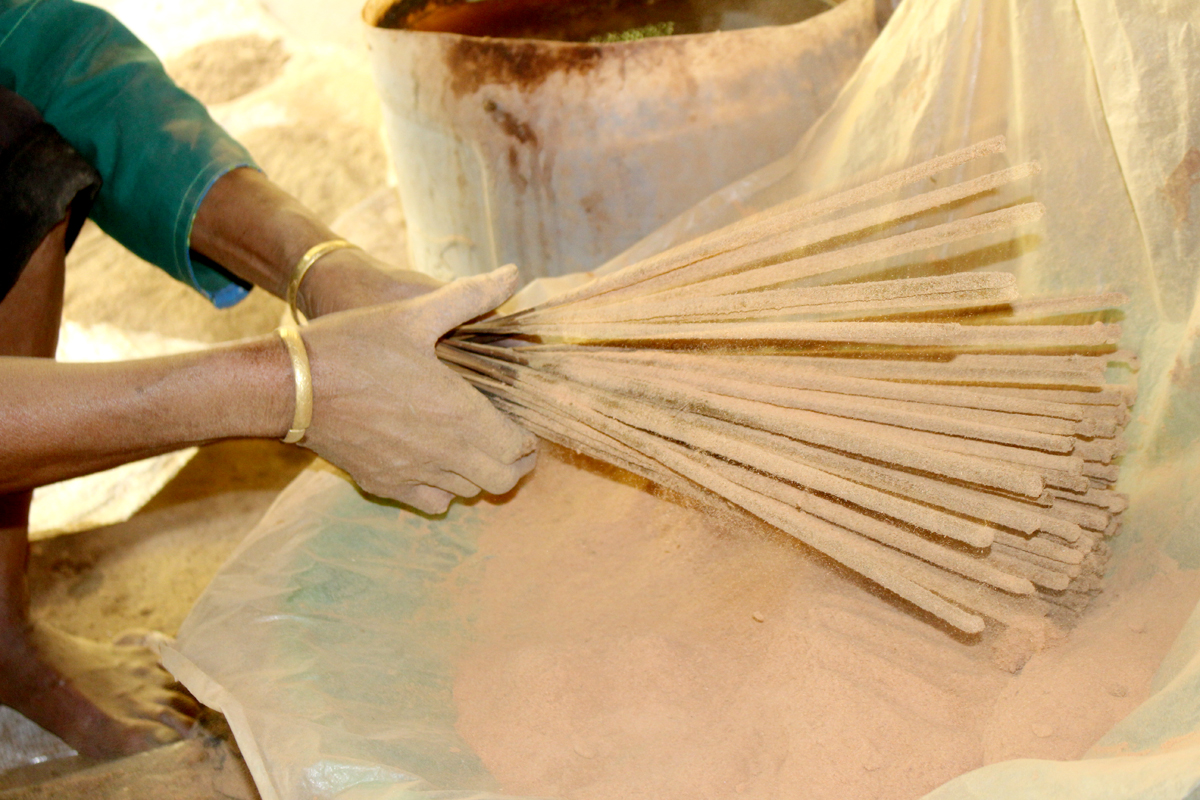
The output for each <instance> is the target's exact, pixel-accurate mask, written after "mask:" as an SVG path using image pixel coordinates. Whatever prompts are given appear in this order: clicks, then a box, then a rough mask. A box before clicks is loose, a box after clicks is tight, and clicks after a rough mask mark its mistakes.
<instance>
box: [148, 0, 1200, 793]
mask: <svg viewBox="0 0 1200 800" xmlns="http://www.w3.org/2000/svg"><path fill="white" fill-rule="evenodd" d="M1198 31H1200V10H1198V9H1197V7H1196V5H1195V4H1194V3H1193V2H1190V1H1189V0H1153V1H1152V0H1147V1H1146V2H1117V0H1077V2H1070V1H1069V0H1043V1H1041V2H1019V1H1018V0H954V1H951V0H906V2H905V3H904V4H902V5H901V7H900V9H899V10H898V11H897V13H896V15H895V16H894V17H893V18H892V20H891V22H890V23H889V24H888V26H887V27H886V28H885V29H884V31H883V33H882V34H881V36H880V38H879V39H878V41H877V42H876V44H875V45H874V47H873V48H872V49H871V50H870V51H869V52H868V54H867V57H866V60H865V61H864V63H863V64H862V66H861V68H860V69H859V70H858V72H857V73H856V74H855V76H854V77H853V78H852V79H851V81H850V83H849V84H848V85H847V86H846V88H845V89H844V90H843V92H842V93H841V95H840V96H839V98H838V99H837V101H836V102H835V103H834V106H833V107H832V108H831V110H830V111H829V112H828V113H827V114H826V115H825V116H824V117H823V118H822V119H821V120H820V121H819V122H818V123H817V124H816V125H815V126H814V127H813V128H812V129H811V130H810V131H809V132H808V133H807V134H806V135H805V137H804V138H803V139H802V141H801V142H800V144H799V146H798V147H797V148H796V150H795V152H794V153H793V154H792V155H791V156H790V157H788V158H787V159H785V160H784V161H781V162H779V163H777V164H774V165H772V166H771V167H768V168H766V169H765V170H763V171H760V172H759V173H756V174H754V175H752V176H749V177H748V178H747V179H745V180H743V181H741V182H739V183H738V184H736V185H734V186H732V187H730V188H728V189H727V190H725V191H723V192H722V193H720V194H718V195H716V196H714V197H713V198H711V199H710V200H709V201H706V202H705V203H702V204H701V205H700V206H698V207H697V208H695V209H693V210H692V211H691V212H689V213H688V214H686V215H684V216H683V217H681V218H679V219H677V220H676V221H675V222H673V223H671V224H670V225H668V226H667V227H666V228H664V229H663V230H661V231H659V232H658V233H657V234H655V235H653V236H652V237H650V239H648V240H646V241H645V242H643V243H641V244H640V245H638V246H635V248H634V249H633V250H632V251H630V252H629V253H627V254H625V256H623V257H622V259H618V260H617V261H616V262H613V263H612V264H610V265H609V268H612V267H615V266H616V265H618V264H619V263H620V262H621V261H622V260H629V259H631V258H634V257H636V256H638V255H644V254H646V253H649V252H653V251H654V250H657V249H660V248H662V247H663V246H665V245H667V244H669V243H670V242H671V241H674V240H679V239H682V238H687V237H688V236H691V235H694V234H696V233H698V232H701V231H703V230H706V229H708V228H711V227H713V226H715V225H718V224H720V223H722V222H724V221H728V220H730V219H733V218H736V216H738V215H740V214H742V213H745V211H746V210H747V208H753V207H761V206H763V205H766V204H768V203H770V202H774V201H777V200H781V199H785V198H789V197H794V196H798V195H804V194H814V195H820V194H824V193H827V192H829V191H832V190H834V189H836V188H839V187H841V186H844V185H846V184H849V183H853V182H857V181H859V180H861V179H862V178H864V177H868V176H871V175H874V174H879V173H882V172H886V171H889V170H892V169H895V168H899V167H902V166H904V165H906V164H910V163H914V162H917V161H920V160H923V159H925V158H928V157H931V156H933V155H935V154H937V153H940V152H944V151H948V150H951V149H954V148H957V147H960V146H962V145H964V144H967V143H970V142H973V141H978V140H981V139H983V138H986V137H987V136H991V135H994V134H997V133H1004V134H1006V135H1007V137H1008V141H1009V151H1008V158H1009V160H1010V161H1012V162H1013V163H1017V162H1020V161H1023V160H1026V159H1037V160H1038V161H1040V162H1041V163H1042V165H1043V167H1044V172H1043V174H1042V175H1041V177H1040V179H1039V180H1038V181H1037V182H1036V183H1035V185H1034V188H1033V192H1032V193H1033V194H1034V195H1036V197H1037V198H1038V199H1039V200H1041V201H1042V202H1043V203H1045V205H1046V207H1047V214H1046V217H1045V220H1044V224H1043V226H1042V228H1041V230H1040V232H1039V234H1038V235H1037V236H1035V237H1032V238H1030V239H1028V240H1025V241H1022V242H1020V243H1018V246H1016V247H1014V248H1010V249H1005V250H1001V251H998V252H997V251H991V252H990V254H984V255H986V256H987V257H988V258H989V259H990V260H991V261H992V262H994V263H993V267H995V266H996V265H997V263H998V264H999V266H1000V267H1001V268H1004V269H1010V270H1012V271H1014V272H1015V273H1016V274H1017V275H1018V276H1019V279H1020V282H1021V284H1022V290H1023V292H1027V293H1038V292H1049V291H1055V292H1057V291H1060V290H1088V291H1091V290H1096V289H1120V290H1122V291H1125V292H1127V293H1128V294H1129V295H1130V302H1129V304H1128V306H1127V308H1126V313H1127V317H1126V321H1125V328H1126V344H1127V345H1128V346H1130V347H1131V348H1134V349H1136V350H1138V351H1139V352H1140V354H1141V359H1142V366H1141V370H1140V373H1139V387H1140V399H1139V401H1138V405H1137V406H1136V408H1135V416H1136V419H1135V421H1134V423H1133V425H1131V427H1130V431H1129V433H1130V438H1131V440H1132V442H1133V443H1134V447H1133V449H1132V450H1131V452H1130V453H1129V454H1128V455H1127V456H1126V458H1125V462H1124V467H1123V475H1124V477H1123V482H1124V486H1123V488H1124V490H1125V491H1126V492H1128V493H1129V494H1130V496H1131V507H1130V511H1129V512H1127V514H1126V526H1125V530H1124V532H1123V534H1122V536H1121V538H1120V539H1119V540H1117V542H1116V548H1117V553H1116V556H1115V558H1117V559H1121V558H1123V557H1126V556H1127V555H1128V553H1129V549H1130V548H1131V547H1132V546H1133V545H1135V544H1137V543H1139V542H1149V543H1153V544H1155V545H1157V546H1159V547H1161V548H1162V549H1163V550H1164V551H1166V552H1167V553H1168V554H1169V555H1170V556H1172V557H1173V558H1175V559H1176V560H1177V561H1178V562H1179V563H1180V564H1181V565H1182V566H1184V567H1191V568H1194V567H1197V566H1200V508H1198V506H1200V491H1198V489H1200V447H1198V446H1197V438H1198V437H1200V419H1198V415H1200V407H1197V404H1196V403H1195V402H1194V400H1193V399H1192V398H1193V397H1194V396H1195V392H1196V391H1197V390H1198V389H1200V371H1198V369H1197V366H1198V364H1197V362H1198V360H1200V353H1198V352H1197V349H1196V347H1195V338H1196V335H1197V331H1198V330H1200V328H1198V326H1197V316H1196V315H1197V302H1196V301H1197V278H1198V277H1200V269H1198V267H1200V247H1198V238H1200V225H1197V222H1196V220H1197V217H1198V215H1200V190H1197V189H1196V186H1195V184H1196V183H1197V182H1198V181H1200V114H1198V113H1197V111H1196V105H1195V98H1197V97H1200V47H1198V46H1197V45H1198V44H1200V43H1198V42H1197V41H1196V39H1197V36H1198ZM947 255H953V254H947ZM976 255H977V256H978V255H979V254H976ZM483 514H484V507H481V506H479V505H478V504H456V505H455V506H454V507H453V508H452V509H451V511H450V512H449V514H448V515H447V516H446V517H445V518H443V519H439V520H436V521H431V520H426V519H423V518H421V517H418V516H415V515H410V514H403V513H401V512H399V511H398V510H397V509H396V508H394V507H391V506H387V505H382V504H377V503H373V502H370V501H368V500H367V499H365V498H362V497H361V496H359V495H358V494H357V493H356V492H355V491H354V490H353V488H352V487H351V486H350V485H349V484H348V483H347V482H346V481H345V480H344V478H341V477H339V476H338V475H336V474H335V473H333V472H331V471H319V470H318V471H310V472H309V473H306V474H304V475H302V476H301V477H300V478H299V479H298V480H297V482H296V483H295V484H293V486H292V487H290V488H289V490H288V491H287V492H286V493H285V494H284V496H282V497H281V499H280V501H279V503H278V504H277V505H276V506H275V508H274V509H273V510H272V512H271V513H270V514H269V515H268V517H267V518H266V519H265V520H264V521H263V523H262V524H261V525H260V526H259V527H258V528H257V529H256V530H255V532H254V533H252V534H251V536H250V537H249V538H248V539H247V541H246V542H245V544H244V545H243V546H242V548H241V549H240V550H239V551H238V553H236V554H235V555H234V557H233V558H232V559H231V561H230V562H229V564H228V565H227V566H226V567H225V568H224V569H223V570H222V572H221V573H220V574H219V575H218V577H217V579H216V580H215V581H214V583H213V585H212V587H211V588H210V589H209V591H208V592H207V593H206V594H205V596H204V597H203V598H202V599H201V601H200V602H199V603H198V605H197V607H196V609H195V610H194V612H193V613H192V615H191V617H189V619H188V621H187V623H186V624H185V625H184V628H183V629H182V630H181V632H180V636H179V640H178V645H177V647H176V648H174V649H172V650H169V651H167V652H166V653H165V662H166V664H167V665H168V667H169V668H170V669H171V670H172V671H173V672H175V673H176V675H178V676H179V677H180V678H181V679H182V680H183V681H184V683H185V684H187V685H188V686H189V688H191V689H192V690H193V691H194V692H195V693H196V694H197V696H198V697H199V698H200V699H201V700H202V701H204V702H206V703H209V704H212V705H215V706H216V707H218V708H221V709H222V710H224V711H225V712H226V714H227V715H229V717H230V721H231V724H232V725H233V728H234V731H235V733H236V734H237V738H238V741H239V744H240V745H241V746H242V749H243V751H244V752H245V753H246V755H247V760H248V762H249V763H250V766H251V770H252V772H253V774H254V776H255V779H256V781H257V782H258V784H259V787H260V790H261V791H262V794H263V797H264V798H266V799H267V800H271V798H275V797H280V798H301V797H338V798H355V799H357V798H411V799H412V800H416V798H424V797H429V798H432V797H438V798H483V797H488V796H490V795H489V794H488V792H489V791H490V790H492V789H493V788H494V787H493V786H492V784H491V781H490V779H489V777H488V775H487V774H486V772H485V771H484V770H483V768H482V766H481V765H480V763H479V762H478V760H477V759H475V758H474V756H472V755H471V753H470V750H469V748H467V747H466V746H465V744H464V743H463V742H461V741H460V740H459V739H458V738H457V735H456V734H455V732H454V727H453V722H454V720H453V705H452V703H451V699H450V682H451V680H452V676H451V675H450V674H449V672H448V666H449V665H450V664H452V663H453V659H454V656H455V653H456V648H457V647H459V646H460V645H461V641H462V637H461V631H456V630H455V629H454V627H453V625H454V623H453V620H454V619H456V617H455V615H453V614H450V613H448V609H449V608H450V607H451V606H452V604H453V603H454V602H455V597H454V595H453V592H452V587H448V586H447V585H446V584H445V583H444V581H442V580H441V578H442V577H443V576H444V575H446V574H447V573H448V572H450V571H451V570H452V569H454V568H455V567H456V566H458V565H461V564H462V563H464V561H465V560H466V559H467V557H468V556H469V554H470V552H471V551H472V548H473V541H474V537H475V535H476V532H477V530H478V526H479V525H481V524H483V520H484V517H483V516H482V515H483ZM1197 790H1200V610H1198V611H1197V612H1196V613H1194V614H1193V617H1192V619H1191V620H1190V622H1189V623H1188V624H1187V625H1186V626H1185V628H1184V630H1183V632H1182V633H1181V635H1180V636H1179V638H1178V640H1177V642H1176V644H1175V646H1174V647H1173V649H1172V650H1171V652H1170V654H1169V655H1168V656H1167V657H1166V659H1165V660H1164V661H1163V663H1162V665H1161V667H1160V669H1159V672H1158V674H1157V677H1156V678H1155V682H1154V686H1153V693H1152V694H1151V696H1150V697H1149V699H1148V700H1146V701H1145V703H1144V704H1143V705H1141V706H1140V707H1139V708H1138V709H1137V710H1136V711H1135V712H1134V713H1133V714H1131V715H1130V716H1129V717H1128V718H1126V719H1125V720H1123V721H1122V722H1121V723H1119V724H1118V725H1116V726H1115V727H1114V728H1113V729H1112V730H1111V731H1109V732H1108V733H1107V734H1106V735H1105V736H1104V737H1103V738H1102V739H1101V740H1100V741H1099V742H1097V744H1096V745H1095V746H1094V747H1093V748H1092V750H1091V751H1090V752H1089V753H1088V755H1087V757H1086V758H1084V759H1082V760H1079V761H1073V762H1052V761H1036V760H1019V761H1008V762H1002V763H997V764H993V765H990V766H987V767H984V768H982V769H979V770H976V771H974V772H970V773H967V774H965V775H962V776H961V777H959V778H957V779H954V780H952V781H950V782H949V783H947V784H945V785H944V786H942V787H941V788H939V789H937V790H935V791H934V792H932V793H931V794H930V795H929V797H931V798H937V799H938V800H944V799H945V798H997V799H998V798H1009V797H1014V796H1019V797H1024V798H1060V797H1067V796H1069V797H1072V798H1090V797H1095V798H1100V797H1105V798H1118V797H1119V798H1139V799H1140V798H1149V799H1155V798H1161V800H1182V798H1187V797H1193V796H1195V793H1196V792H1197Z"/></svg>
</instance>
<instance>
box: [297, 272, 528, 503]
mask: <svg viewBox="0 0 1200 800" xmlns="http://www.w3.org/2000/svg"><path fill="white" fill-rule="evenodd" d="M516 283H517V271H516V268H515V267H511V266H510V267H503V268H501V269H498V270H496V271H495V272H491V273H488V274H486V275H477V276H475V277H472V278H463V279H460V280H457V281H455V282H454V283H451V284H448V285H446V286H444V287H442V288H440V289H437V290H435V291H433V292H430V293H428V294H425V295H421V296H420V297H416V298H413V299H411V300H405V301H402V302H399V303H390V304H387V305H380V306H371V307H367V308H360V309H355V310H352V311H345V312H341V313H335V314H329V315H327V316H322V317H320V318H318V319H316V320H314V321H313V322H311V323H310V324H309V325H307V326H306V327H304V328H302V329H301V335H302V336H303V338H304V342H305V344H306V346H307V348H308V354H309V361H310V363H311V365H312V374H313V418H312V424H311V425H310V426H309V428H308V433H307V435H306V436H305V438H304V439H303V440H302V441H301V444H303V445H304V446H306V447H308V448H310V449H312V450H313V451H315V452H316V453H317V454H318V455H320V456H322V457H323V458H325V459H327V460H328V461H330V462H332V463H334V464H336V465H337V466H339V467H341V468H342V469H344V470H346V472H348V473H349V474H350V476H351V477H352V478H354V480H355V481H356V482H357V483H358V485H359V486H360V487H361V488H362V489H363V490H365V491H367V492H370V493H372V494H376V495H380V496H382V497H387V498H391V499H394V500H398V501H400V502H402V503H405V504H407V505H410V506H413V507H414V508H417V509H419V510H421V511H424V512H426V513H429V514H440V513H442V512H443V511H445V510H446V508H447V507H448V506H449V504H450V501H451V500H452V499H453V498H454V496H455V495H458V496H461V497H472V496H474V495H476V494H478V493H479V492H480V490H482V491H485V492H488V493H491V494H503V493H504V492H507V491H508V490H509V489H511V488H512V487H513V486H514V485H516V483H517V481H518V480H520V478H521V476H523V475H524V474H525V473H527V472H528V471H529V470H530V469H532V468H533V464H534V459H535V457H536V446H537V439H536V437H534V436H533V435H532V434H531V433H529V432H527V431H525V430H524V429H522V428H521V427H519V426H518V425H517V424H516V423H514V422H512V421H511V420H509V419H508V418H507V417H505V416H504V415H503V414H501V413H500V412H499V411H497V410H496V409H495V407H493V406H492V404H491V403H489V402H488V400H487V398H485V397H484V396H483V395H482V394H481V393H480V392H478V391H477V390H476V389H474V388H473V387H472V386H471V385H470V384H468V383H467V382H466V381H465V380H463V379H462V378H461V377H459V376H458V375H456V374H455V373H454V372H453V371H452V370H450V369H449V368H448V367H447V366H445V365H444V364H442V363H441V362H440V361H438V359H437V356H436V355H435V354H434V346H435V345H436V344H437V341H438V339H439V338H441V336H442V335H444V334H445V333H446V332H447V331H449V330H451V329H453V328H455V327H457V326H459V325H461V324H463V323H464V322H467V321H468V320H471V319H474V318H476V317H478V316H480V315H482V314H484V313H486V312H488V311H490V310H492V309H493V308H495V307H496V306H498V305H499V304H500V303H502V302H504V300H505V299H507V298H508V296H509V295H511V294H512V292H513V290H514V289H515V288H516Z"/></svg>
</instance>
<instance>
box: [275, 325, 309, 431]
mask: <svg viewBox="0 0 1200 800" xmlns="http://www.w3.org/2000/svg"><path fill="white" fill-rule="evenodd" d="M278 333H279V338H280V339H283V344H284V346H286V347H287V351H288V355H289V356H291V358H292V374H293V375H294V376H295V379H296V411H295V413H293V414H292V428H291V430H289V431H288V432H287V436H285V437H283V441H284V443H285V444H295V443H296V442H298V441H300V440H301V439H303V438H304V434H305V432H306V431H307V430H308V426H309V425H310V424H311V423H312V407H313V387H312V370H311V368H310V367H309V365H308V351H307V350H305V349H304V340H303V339H301V338H300V331H298V330H296V329H295V328H292V327H290V326H285V327H282V328H279V330H278Z"/></svg>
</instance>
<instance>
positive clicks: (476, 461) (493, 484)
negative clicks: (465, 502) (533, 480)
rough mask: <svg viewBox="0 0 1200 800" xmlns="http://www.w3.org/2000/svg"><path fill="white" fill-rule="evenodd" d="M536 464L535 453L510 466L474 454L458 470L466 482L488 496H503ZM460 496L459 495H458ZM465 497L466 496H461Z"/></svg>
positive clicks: (485, 456) (482, 455)
mask: <svg viewBox="0 0 1200 800" xmlns="http://www.w3.org/2000/svg"><path fill="white" fill-rule="evenodd" d="M536 463H537V452H536V451H534V452H532V453H527V454H526V455H524V456H522V457H520V458H518V459H517V460H516V461H514V462H513V463H511V464H501V463H499V462H497V461H496V460H494V459H492V458H491V457H489V456H487V455H485V454H483V453H481V452H478V451H477V452H476V453H474V454H473V455H469V456H467V458H466V459H465V460H464V461H463V463H462V466H461V467H460V468H459V470H461V471H459V470H456V471H457V472H458V474H459V475H461V476H462V477H463V478H465V479H466V480H468V481H470V482H471V483H472V484H474V485H476V486H478V487H480V488H482V489H483V491H485V492H487V493H488V494H504V493H506V492H508V491H509V490H510V489H512V488H513V487H514V486H516V485H517V482H518V481H519V480H521V478H523V477H525V475H526V473H528V472H529V471H530V470H531V469H533V467H534V465H535V464H536ZM459 494H460V495H461V493H459ZM461 496H464V497H465V496H466V495H461Z"/></svg>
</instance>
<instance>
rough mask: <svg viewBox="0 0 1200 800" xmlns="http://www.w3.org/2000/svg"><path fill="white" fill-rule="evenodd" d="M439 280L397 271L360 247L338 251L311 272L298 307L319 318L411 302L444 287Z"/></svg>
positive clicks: (410, 272)
mask: <svg viewBox="0 0 1200 800" xmlns="http://www.w3.org/2000/svg"><path fill="white" fill-rule="evenodd" d="M444 285H445V284H443V283H442V282H441V281H439V280H438V279H437V278H433V277H430V276H429V275H425V274H423V273H420V272H414V271H412V270H393V269H391V268H390V267H389V266H388V265H387V264H386V263H384V262H382V261H380V260H379V259H377V258H375V257H374V256H372V255H370V254H369V253H367V252H366V251H364V250H360V249H358V248H356V247H354V248H345V249H342V250H334V251H333V252H331V253H328V254H326V255H324V256H322V257H321V259H320V260H319V261H317V263H316V264H314V265H313V266H312V268H311V269H309V271H308V274H307V275H305V276H304V280H303V281H302V282H301V284H300V292H299V297H298V298H297V304H298V305H299V307H300V310H301V311H303V312H304V316H306V317H307V318H308V319H310V320H311V319H316V318H317V317H319V316H323V315H325V314H331V313H334V312H336V311H348V310H350V309H352V308H365V307H367V306H374V305H381V304H383V303H394V302H397V301H400V300H410V299H412V298H414V297H420V296H421V295H423V294H426V293H428V292H432V291H434V290H435V289H439V288H441V287H442V286H444Z"/></svg>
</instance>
